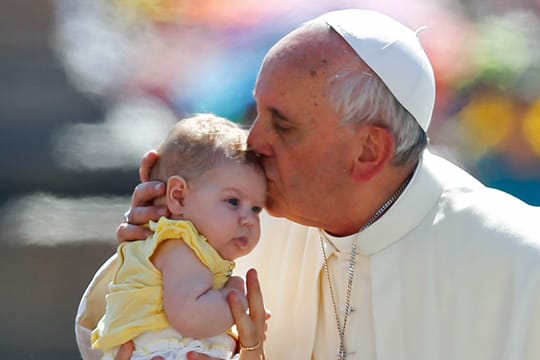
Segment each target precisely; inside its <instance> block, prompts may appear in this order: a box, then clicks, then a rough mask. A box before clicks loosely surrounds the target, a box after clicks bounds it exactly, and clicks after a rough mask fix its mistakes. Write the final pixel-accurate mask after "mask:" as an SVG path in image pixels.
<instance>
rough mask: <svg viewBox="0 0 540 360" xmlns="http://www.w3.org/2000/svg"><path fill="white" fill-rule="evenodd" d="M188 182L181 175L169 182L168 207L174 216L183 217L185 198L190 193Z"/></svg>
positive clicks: (172, 177)
mask: <svg viewBox="0 0 540 360" xmlns="http://www.w3.org/2000/svg"><path fill="white" fill-rule="evenodd" d="M188 191H189V189H188V184H187V181H186V180H185V179H184V178H183V177H182V176H179V175H175V176H171V177H170V178H169V180H167V195H166V200H167V207H168V208H169V211H170V212H171V213H172V214H173V215H181V214H182V212H183V210H184V197H185V196H186V194H187V193H188Z"/></svg>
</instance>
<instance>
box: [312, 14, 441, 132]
mask: <svg viewBox="0 0 540 360" xmlns="http://www.w3.org/2000/svg"><path fill="white" fill-rule="evenodd" d="M319 19H321V20H323V21H325V22H326V23H327V24H328V25H330V26H331V27H332V28H333V29H334V30H335V31H336V32H337V33H338V34H339V35H341V37H343V39H344V40H345V41H346V42H347V43H348V44H349V45H350V46H351V47H352V48H353V49H354V51H355V52H356V53H357V54H358V56H359V57H360V58H361V59H362V60H363V61H364V62H365V63H366V64H367V65H368V66H369V67H370V68H371V69H373V71H374V72H375V73H376V74H377V75H378V76H379V77H380V78H381V80H382V81H383V82H384V83H385V84H386V86H387V87H388V88H389V89H390V91H391V92H392V94H393V95H394V96H395V98H396V99H397V100H398V101H399V102H400V103H401V105H403V107H404V108H405V109H407V111H409V113H411V115H412V116H413V117H414V118H415V119H416V121H417V122H418V124H419V125H420V127H422V129H424V131H427V129H428V126H429V122H430V120H431V115H432V113H433V106H434V104H435V77H434V75H433V68H432V67H431V63H430V62H429V59H428V57H427V55H426V53H425V51H424V49H423V48H422V45H421V44H420V41H419V40H418V37H417V32H414V31H412V30H411V29H409V28H407V27H405V26H403V25H402V24H400V23H398V22H397V21H395V20H394V19H392V18H390V17H388V16H386V15H384V14H381V13H378V12H376V11H369V10H359V9H348V10H338V11H332V12H329V13H326V14H324V15H322V16H320V17H319Z"/></svg>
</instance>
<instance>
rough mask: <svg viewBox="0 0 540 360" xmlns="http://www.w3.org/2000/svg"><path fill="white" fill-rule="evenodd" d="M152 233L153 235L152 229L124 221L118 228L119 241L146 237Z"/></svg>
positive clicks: (117, 237)
mask: <svg viewBox="0 0 540 360" xmlns="http://www.w3.org/2000/svg"><path fill="white" fill-rule="evenodd" d="M150 235H152V231H151V230H150V229H147V228H145V227H142V226H138V225H130V224H126V223H122V224H120V226H118V228H117V229H116V239H117V240H118V242H119V243H122V242H124V241H129V240H134V239H139V240H141V239H146V238H147V237H149V236H150Z"/></svg>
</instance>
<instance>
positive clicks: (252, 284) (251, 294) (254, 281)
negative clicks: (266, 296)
mask: <svg viewBox="0 0 540 360" xmlns="http://www.w3.org/2000/svg"><path fill="white" fill-rule="evenodd" d="M246 286H247V298H248V303H249V314H250V316H251V319H253V321H255V322H256V324H257V326H259V327H260V326H264V322H265V321H266V318H267V311H266V310H265V308H264V301H263V296H262V292H261V285H260V283H259V278H258V276H257V271H256V270H255V269H250V270H249V271H248V272H247V274H246Z"/></svg>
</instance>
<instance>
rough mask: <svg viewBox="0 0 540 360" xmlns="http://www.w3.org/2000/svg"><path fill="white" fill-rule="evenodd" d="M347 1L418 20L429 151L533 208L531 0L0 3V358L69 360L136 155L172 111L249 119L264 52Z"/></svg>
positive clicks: (538, 102) (539, 167) (537, 190)
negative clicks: (428, 105) (429, 78)
mask: <svg viewBox="0 0 540 360" xmlns="http://www.w3.org/2000/svg"><path fill="white" fill-rule="evenodd" d="M348 7H361V8H369V9H376V10H380V11H383V12H385V13H387V14H389V15H392V16H394V17H395V18H397V19H399V20H400V21H402V22H403V23H405V24H406V25H408V26H409V27H411V28H415V29H417V28H420V27H422V26H427V30H425V31H423V32H422V33H421V35H420V37H421V40H422V43H423V44H424V47H425V49H426V51H427V52H428V54H429V56H430V58H431V60H432V62H433V66H434V69H435V72H436V78H437V91H438V98H437V103H436V109H435V114H434V119H433V122H432V125H431V128H430V132H429V136H430V139H431V148H432V150H433V151H434V152H438V153H441V154H443V155H444V156H446V157H447V158H449V159H451V160H452V161H454V162H456V163H458V164H460V165H461V166H463V167H465V168H467V169H468V170H469V171H470V172H472V173H473V174H475V175H476V176H477V177H478V178H479V179H480V180H482V181H483V182H484V183H486V184H488V185H490V186H494V187H497V188H500V189H503V190H505V191H508V192H510V193H513V194H515V195H516V196H518V197H520V198H521V199H523V201H526V202H528V203H531V204H536V205H540V46H539V43H538V41H539V39H540V25H539V17H538V15H539V14H540V2H539V1H538V0H529V1H526V0H518V1H516V0H513V1H512V2H510V1H509V0H488V1H485V0H482V1H481V0H460V1H457V0H454V1H449V0H448V1H443V0H439V1H430V0H415V1H412V0H411V1H410V0H378V1H375V0H373V1H367V0H366V1H363V0H358V1H352V0H349V1H345V0H343V1H341V0H326V1H323V0H321V1H316V0H274V1H268V2H263V1H258V0H228V1H222V0H221V1H220V0H205V1H196V0H185V1H181V0H176V1H175V0H168V1H166V0H161V1H160V0H108V1H107V0H57V1H54V0H50V1H29V0H19V1H15V0H6V1H2V2H1V3H0V121H1V132H0V151H1V155H2V156H1V157H0V168H1V169H2V176H1V179H0V224H1V225H2V226H1V229H2V230H1V232H0V234H1V235H0V244H1V245H0V246H1V248H2V251H1V252H0V283H1V284H3V289H2V296H1V297H0V358H2V359H8V358H9V359H15V360H17V359H37V358H39V359H77V358H79V355H78V353H77V350H76V344H75V338H74V334H73V318H74V316H75V312H76V307H77V304H78V300H79V298H80V295H81V293H82V291H83V289H84V287H85V286H86V284H87V283H88V281H89V280H90V278H91V276H92V274H93V273H94V271H95V270H96V269H97V268H98V266H99V265H100V264H101V263H102V262H103V261H104V260H105V259H106V258H107V257H108V256H109V255H110V254H112V253H113V251H114V248H115V240H114V238H115V230H116V226H117V225H118V224H119V222H120V220H121V214H122V213H123V212H124V211H125V210H126V209H127V207H128V204H129V199H130V195H131V192H132V190H133V188H134V186H135V185H136V184H137V183H138V175H137V168H138V165H139V160H140V158H141V156H142V155H143V153H144V152H145V151H146V150H148V149H151V148H154V147H156V146H157V145H158V144H159V141H160V140H161V139H162V137H163V136H164V134H165V133H166V132H167V130H168V128H169V127H170V126H171V124H172V123H173V122H174V121H175V118H176V117H177V116H182V115H184V114H188V113H193V112H201V111H210V112H214V113H217V114H218V115H222V116H226V117H229V118H231V119H234V120H235V121H238V122H242V123H246V124H248V123H249V122H250V121H251V120H252V119H253V117H254V111H253V99H252V95H251V93H252V89H253V85H254V81H255V77H256V74H257V70H258V67H259V65H260V63H261V60H262V58H263V56H264V54H265V52H266V51H267V50H268V49H269V47H270V46H271V45H272V44H273V43H274V42H275V41H276V40H278V39H279V38H280V37H281V36H283V35H284V34H285V33H287V32H288V31H290V30H292V29H293V28H294V27H296V26H297V25H298V24H300V23H301V22H303V21H305V20H308V19H310V18H312V17H314V16H316V15H318V14H320V13H323V12H325V11H327V10H333V9H341V8H348Z"/></svg>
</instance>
